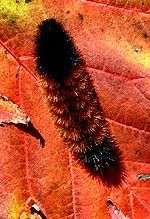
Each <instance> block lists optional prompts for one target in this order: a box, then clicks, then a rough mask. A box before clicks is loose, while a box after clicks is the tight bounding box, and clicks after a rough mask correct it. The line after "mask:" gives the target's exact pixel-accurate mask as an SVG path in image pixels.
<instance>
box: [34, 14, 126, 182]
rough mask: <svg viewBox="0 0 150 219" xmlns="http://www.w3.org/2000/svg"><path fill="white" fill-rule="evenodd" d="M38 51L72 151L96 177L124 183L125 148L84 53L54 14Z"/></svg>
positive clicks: (40, 32) (40, 33) (41, 30)
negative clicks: (112, 130) (111, 123)
mask: <svg viewBox="0 0 150 219" xmlns="http://www.w3.org/2000/svg"><path fill="white" fill-rule="evenodd" d="M34 55H35V58H36V68H37V71H38V73H39V74H40V77H41V80H42V81H43V86H44V90H45V94H46V97H47V101H48V103H49V107H50V111H51V113H52V115H53V119H54V122H55V124H56V126H57V129H58V132H59V134H60V135H61V137H62V138H63V140H64V141H65V143H66V144H67V145H68V148H69V150H70V151H71V153H72V155H73V156H74V157H75V159H76V160H77V161H78V162H79V163H80V164H81V165H82V166H83V167H84V168H85V169H86V170H87V172H88V173H89V174H90V175H92V176H93V177H98V178H99V177H100V179H102V180H103V181H104V182H106V183H107V184H108V185H118V184H120V182H121V175H122V170H123V166H122V161H121V160H122V154H121V151H120V149H119V147H118V146H117V144H116V143H115V141H114V139H113V137H112V136H111V134H110V131H109V127H108V124H107V122H106V119H105V117H104V113H103V110H102V107H101V105H100V102H99V99H98V96H97V94H96V91H95V88H94V86H93V81H92V79H91V77H90V75H89V74H88V72H87V71H86V69H85V61H84V60H83V58H82V55H81V54H80V52H79V51H78V49H77V48H76V47H75V45H74V43H73V39H72V37H71V36H70V35H69V33H68V32H67V31H66V30H65V29H64V28H63V26H62V24H61V23H60V22H58V21H57V20H55V19H54V18H50V19H46V20H44V21H43V22H41V23H40V24H39V26H38V29H37V33H36V37H35V51H34Z"/></svg>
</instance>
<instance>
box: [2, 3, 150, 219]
mask: <svg viewBox="0 0 150 219" xmlns="http://www.w3.org/2000/svg"><path fill="white" fill-rule="evenodd" d="M97 2H98V1H97ZM108 2H109V4H108ZM144 5H145V8H147V7H149V3H148V1H144ZM47 17H56V18H57V19H59V20H61V21H62V22H63V23H64V25H65V27H66V29H67V30H68V31H69V32H70V34H71V35H72V37H73V39H74V41H75V44H76V46H77V47H78V48H79V49H80V50H81V53H82V54H83V58H84V59H85V60H86V65H87V70H88V71H89V73H90V75H91V77H92V79H93V83H94V85H95V87H96V91H97V93H98V95H99V98H100V102H101V105H102V107H103V110H104V113H105V116H106V118H107V120H108V122H109V124H110V128H111V132H112V134H113V135H114V136H115V139H116V141H117V143H118V145H119V147H120V149H121V151H122V152H123V155H124V164H125V167H126V170H127V176H126V182H124V183H123V185H122V186H121V187H120V188H107V187H106V186H105V185H103V184H102V183H101V182H100V183H99V182H97V181H95V180H93V179H92V178H91V177H90V176H89V175H88V174H87V173H86V172H85V171H84V169H82V168H81V166H80V165H78V164H77V163H76V161H75V160H74V159H73V157H72V156H71V155H70V154H69V152H68V148H67V147H66V146H65V144H64V142H63V141H62V139H61V138H60V137H59V133H58V131H57V129H56V127H55V126H54V122H53V119H52V117H51V114H50V113H49V108H48V106H47V104H46V103H45V99H44V98H45V97H44V95H43V93H42V92H43V91H42V88H41V87H40V85H39V83H38V79H39V78H38V74H37V72H36V70H35V63H34V57H33V46H34V36H35V31H36V27H37V25H38V23H39V22H40V21H41V20H43V19H45V18H47ZM149 19H150V15H149V11H148V10H147V9H143V6H142V5H141V1H137V0H135V1H132V2H131V1H128V2H126V1H117V3H116V4H115V3H114V1H105V0H102V1H99V3H96V1H95V2H92V1H85V0H84V1H78V0H77V1H71V0H70V1H53V0H49V1H46V0H45V1H42V2H41V1H38V2H37V1H36V2H35V1H30V2H29V3H25V2H24V1H19V3H18V2H15V1H14V2H13V3H12V2H11V3H10V1H9V0H2V1H1V5H0V25H1V27H2V28H1V29H0V42H1V45H2V46H1V48H0V61H1V68H0V79H1V80H0V81H1V88H0V93H1V94H2V95H7V96H8V98H9V99H11V100H13V101H14V102H15V103H16V104H17V105H19V106H20V107H21V108H22V109H23V110H24V111H25V112H26V113H27V114H28V115H30V118H31V120H32V124H33V125H34V127H36V129H37V130H38V132H39V133H40V134H41V136H42V137H43V139H44V140H45V146H44V148H42V147H41V145H40V143H39V141H38V140H37V139H35V138H33V135H31V134H30V133H31V132H24V131H22V130H20V129H18V128H17V127H15V126H13V127H12V126H11V127H10V126H5V127H2V128H1V127H0V138H1V148H0V155H1V160H0V168H1V170H2V171H1V174H0V182H1V187H0V190H1V191H0V217H1V218H8V219H9V218H11V219H16V218H19V217H20V218H21V216H22V214H23V212H26V214H28V215H29V214H30V211H29V208H28V201H27V200H28V199H32V200H33V202H34V203H33V204H36V205H38V206H39V208H40V209H41V211H42V212H43V213H44V215H45V216H46V217H47V218H54V219H55V218H73V217H76V218H81V219H83V218H90V219H92V218H93V219H98V218H103V219H109V218H111V216H110V214H109V211H108V208H107V205H106V203H107V200H109V199H111V200H113V202H114V203H115V205H116V206H117V208H118V209H121V211H122V212H123V214H124V215H127V217H129V218H130V219H133V218H136V219H143V218H144V219H148V218H149V215H150V200H149V186H150V181H149V180H147V181H144V180H139V179H138V177H137V176H138V175H139V174H140V175H141V174H149V173H150V165H149V162H150V149H149V139H150V119H149V109H150V101H149V100H150V89H149V87H150V86H149V85H150V70H149V69H150V54H149V49H150V48H149V38H150V32H149ZM26 208H28V210H27V211H25V209H26Z"/></svg>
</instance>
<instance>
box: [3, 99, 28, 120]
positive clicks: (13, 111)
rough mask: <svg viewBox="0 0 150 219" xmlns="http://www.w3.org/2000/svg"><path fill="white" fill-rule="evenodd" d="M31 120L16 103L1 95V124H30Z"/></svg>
mask: <svg viewBox="0 0 150 219" xmlns="http://www.w3.org/2000/svg"><path fill="white" fill-rule="evenodd" d="M29 120H30V119H29V117H28V116H27V115H26V114H25V113H24V112H23V111H22V110H21V109H19V107H18V106H17V105H16V104H14V103H12V102H11V101H9V100H8V98H7V97H5V96H1V95H0V124H4V123H15V124H18V123H22V124H28V122H29Z"/></svg>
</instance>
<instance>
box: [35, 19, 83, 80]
mask: <svg viewBox="0 0 150 219" xmlns="http://www.w3.org/2000/svg"><path fill="white" fill-rule="evenodd" d="M35 44H36V45H37V48H36V50H35V51H36V54H35V55H36V57H37V59H36V61H37V68H38V70H40V72H41V73H43V74H46V75H47V76H48V77H50V78H52V79H54V80H56V81H57V82H63V80H64V78H66V77H67V75H68V74H69V73H70V71H71V70H72V69H73V68H74V67H76V66H77V65H79V64H81V63H82V60H81V58H80V56H79V55H78V52H77V50H76V48H75V46H74V44H73V43H72V39H71V37H70V36H69V35H68V33H67V32H66V31H65V30H64V28H63V27H62V25H61V24H60V23H59V22H57V21H56V20H55V19H53V18H52V19H47V20H45V21H43V22H42V24H40V25H39V31H38V34H37V36H36V42H35Z"/></svg>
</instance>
